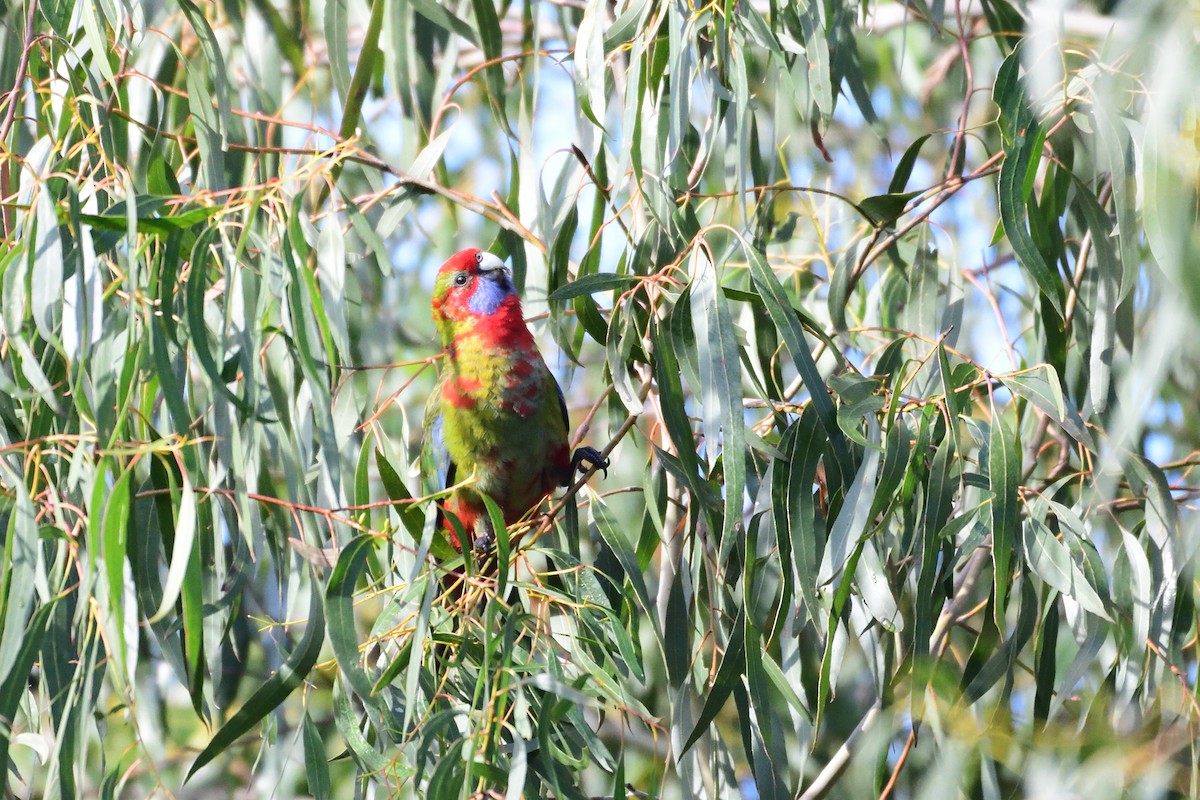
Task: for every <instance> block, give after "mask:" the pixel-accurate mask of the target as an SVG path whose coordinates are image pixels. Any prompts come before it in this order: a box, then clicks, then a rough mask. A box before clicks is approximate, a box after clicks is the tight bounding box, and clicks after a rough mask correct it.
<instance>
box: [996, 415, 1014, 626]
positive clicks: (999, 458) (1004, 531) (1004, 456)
mask: <svg viewBox="0 0 1200 800" xmlns="http://www.w3.org/2000/svg"><path fill="white" fill-rule="evenodd" d="M1020 482H1021V445H1020V442H1019V441H1018V440H1017V436H1016V434H1015V433H1013V432H1012V430H1011V429H1010V428H1009V427H1008V426H1007V425H1005V424H1004V416H1003V415H1002V414H1001V413H1000V409H998V408H997V407H996V406H995V405H994V404H993V405H992V428H991V433H990V435H989V436H988V485H989V487H990V488H991V490H992V565H993V567H994V578H993V581H994V587H995V592H996V598H995V613H996V625H997V627H1001V628H1003V627H1004V611H1005V608H1006V601H1007V599H1008V585H1009V579H1010V569H1011V567H1010V565H1011V563H1012V557H1013V550H1014V548H1016V547H1017V546H1018V545H1019V544H1020V535H1021V509H1020V501H1019V500H1018V499H1017V487H1018V486H1019V485H1020Z"/></svg>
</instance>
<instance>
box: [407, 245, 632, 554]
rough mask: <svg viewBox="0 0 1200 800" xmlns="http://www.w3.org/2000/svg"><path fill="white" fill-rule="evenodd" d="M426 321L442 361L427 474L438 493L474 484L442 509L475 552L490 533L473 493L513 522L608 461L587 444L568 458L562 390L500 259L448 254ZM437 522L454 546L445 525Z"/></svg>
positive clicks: (432, 404) (472, 252) (430, 412)
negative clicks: (585, 467)
mask: <svg viewBox="0 0 1200 800" xmlns="http://www.w3.org/2000/svg"><path fill="white" fill-rule="evenodd" d="M433 320H434V322H435V324H436V325H437V330H438V334H439V335H440V337H441V340H442V348H443V350H444V358H443V359H442V362H441V371H440V375H439V377H438V383H437V386H436V387H435V389H434V392H433V394H432V395H431V396H430V398H429V402H428V403H427V404H426V408H425V434H426V445H427V446H426V448H425V454H426V460H425V467H426V469H427V470H436V472H435V473H434V474H435V475H436V480H437V482H438V488H441V487H445V486H452V485H454V484H456V483H458V482H461V481H464V480H466V479H468V478H472V477H473V478H474V480H472V481H470V482H469V483H467V485H465V486H463V487H462V488H460V489H457V490H455V492H454V493H453V494H452V495H451V496H450V498H449V499H448V500H447V501H446V503H445V509H446V510H447V511H448V512H450V513H451V514H453V515H455V516H456V517H457V518H458V521H459V523H461V525H462V530H463V531H464V532H465V533H466V535H467V539H468V541H469V542H470V543H471V545H472V546H473V547H476V548H481V549H482V548H487V547H488V546H490V544H491V543H492V541H494V536H495V533H494V531H492V526H491V523H490V521H489V517H488V514H487V508H486V506H485V505H484V502H483V499H482V498H481V497H480V493H484V494H487V495H488V497H490V498H491V499H492V500H493V501H495V503H496V505H497V506H498V507H499V508H500V510H501V511H502V512H503V514H504V523H505V524H506V525H510V524H512V523H514V522H516V521H518V520H519V519H521V518H522V517H524V516H525V515H526V514H528V513H529V511H531V510H532V509H533V508H534V507H535V506H537V505H538V504H539V503H541V501H542V500H543V499H544V498H545V497H546V495H547V494H549V493H550V492H551V491H553V490H554V488H555V487H556V486H569V485H570V483H571V479H572V476H573V475H574V474H575V471H576V470H577V469H581V468H582V467H581V465H582V464H583V463H584V462H587V463H589V464H592V465H594V466H596V467H599V468H601V469H606V468H607V467H608V461H607V460H606V459H604V457H603V456H601V454H600V453H599V452H597V451H596V450H595V449H593V448H591V447H581V448H579V449H577V450H576V451H575V453H574V455H571V453H570V450H569V444H568V440H567V436H568V434H567V406H566V403H565V402H564V400H563V396H562V390H561V389H560V388H559V386H558V381H556V380H555V379H554V376H553V375H552V374H551V373H550V370H549V369H547V367H546V362H545V361H543V360H542V355H541V353H540V352H538V348H537V345H536V344H535V343H534V341H533V335H532V334H531V333H530V332H529V328H528V327H527V326H526V325H525V319H524V317H523V316H522V315H521V299H520V298H519V297H518V296H517V292H516V289H515V288H514V287H513V284H512V280H511V279H510V278H509V274H508V270H507V269H506V268H505V266H504V263H503V262H502V261H501V260H500V259H499V258H497V257H496V256H494V255H492V254H491V253H485V252H482V251H481V250H479V249H477V248H471V249H468V250H463V251H461V252H459V253H455V254H454V255H453V256H451V257H450V259H449V260H448V261H446V263H445V264H443V265H442V267H441V269H439V270H438V274H437V280H436V282H435V284H434V289H433ZM427 474H428V473H427ZM443 481H444V483H443ZM439 518H440V519H441V520H442V521H441V524H442V527H443V528H444V529H445V531H446V534H447V536H448V538H449V539H450V542H451V544H453V545H454V546H455V548H456V549H461V546H460V544H459V540H458V536H457V535H456V533H455V528H454V526H453V524H452V522H451V521H450V520H449V519H446V518H445V516H444V515H442V514H440V513H439Z"/></svg>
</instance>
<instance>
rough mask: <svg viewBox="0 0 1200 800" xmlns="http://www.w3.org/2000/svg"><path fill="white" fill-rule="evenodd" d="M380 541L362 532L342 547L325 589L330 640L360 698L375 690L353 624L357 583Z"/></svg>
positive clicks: (367, 696)
mask: <svg viewBox="0 0 1200 800" xmlns="http://www.w3.org/2000/svg"><path fill="white" fill-rule="evenodd" d="M376 544H378V540H377V539H376V538H375V537H374V536H371V535H369V534H360V535H358V536H355V537H354V539H353V540H351V542H350V544H348V545H346V546H345V547H344V548H342V551H341V553H339V554H338V560H337V564H336V565H335V566H334V568H333V573H332V574H331V575H330V576H329V587H328V588H327V589H326V590H325V612H326V614H327V615H328V619H329V643H330V644H331V645H332V646H333V654H334V656H335V657H336V658H337V662H338V666H339V667H340V668H341V670H342V674H343V675H345V676H346V680H347V681H349V682H350V686H351V687H353V689H354V691H355V692H356V693H357V694H358V696H359V698H360V699H362V700H363V701H367V700H369V699H370V698H371V696H372V695H373V693H374V687H373V686H372V684H371V679H370V678H369V677H368V676H367V673H366V672H365V671H364V670H363V667H362V660H361V658H360V657H359V652H358V634H357V633H356V631H355V624H354V587H355V586H356V585H357V584H358V580H359V578H361V577H362V574H363V570H364V568H365V567H366V565H367V557H368V556H370V555H371V551H372V549H373V548H374V547H375V545H376Z"/></svg>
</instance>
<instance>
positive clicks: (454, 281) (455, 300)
mask: <svg viewBox="0 0 1200 800" xmlns="http://www.w3.org/2000/svg"><path fill="white" fill-rule="evenodd" d="M433 321H434V322H435V323H436V324H437V328H438V332H439V333H440V334H441V338H442V344H443V345H446V346H449V345H450V344H451V343H453V342H454V341H455V340H456V339H458V338H460V337H462V336H464V335H466V334H478V335H481V336H482V337H484V338H485V339H486V340H487V341H488V343H489V344H491V345H493V346H497V347H514V346H520V345H525V344H527V343H528V344H529V345H532V343H533V340H532V337H531V336H530V334H529V329H528V328H527V327H525V320H524V318H523V317H522V315H521V299H520V298H519V297H518V296H517V290H516V289H515V288H514V287H513V284H512V280H511V279H510V278H509V276H508V269H507V268H506V267H505V266H504V262H502V261H501V260H500V259H499V258H497V257H496V256H494V255H492V254H491V253H485V252H483V251H482V250H480V249H479V248H477V247H472V248H468V249H466V250H462V251H460V252H457V253H455V254H454V255H452V256H450V258H449V259H447V260H446V263H445V264H442V266H441V268H440V269H438V274H437V279H436V281H435V282H434V288H433ZM526 340H528V342H526Z"/></svg>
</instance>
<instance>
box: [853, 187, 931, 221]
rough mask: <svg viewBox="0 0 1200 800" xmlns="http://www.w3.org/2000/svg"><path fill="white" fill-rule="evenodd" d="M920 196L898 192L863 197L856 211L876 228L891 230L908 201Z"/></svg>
mask: <svg viewBox="0 0 1200 800" xmlns="http://www.w3.org/2000/svg"><path fill="white" fill-rule="evenodd" d="M893 180H894V178H893ZM920 194H921V192H919V191H918V192H899V193H888V194H877V195H873V196H871V197H864V198H863V199H862V200H860V201H858V210H859V211H861V212H862V214H863V216H865V217H866V218H867V222H870V223H871V224H872V225H873V226H875V227H876V228H891V227H892V226H893V225H894V224H895V222H896V220H898V219H900V217H901V216H902V215H903V214H904V209H905V208H907V207H908V201H909V200H912V199H913V198H914V197H917V196H919V195H920Z"/></svg>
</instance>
